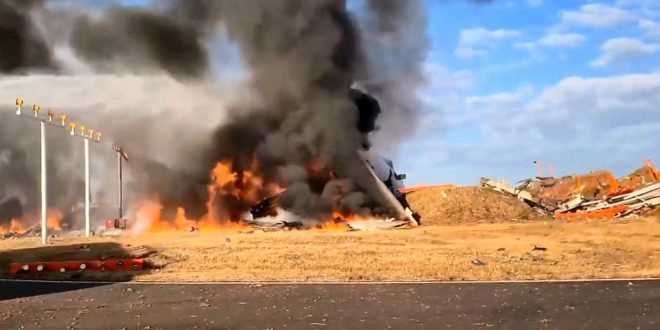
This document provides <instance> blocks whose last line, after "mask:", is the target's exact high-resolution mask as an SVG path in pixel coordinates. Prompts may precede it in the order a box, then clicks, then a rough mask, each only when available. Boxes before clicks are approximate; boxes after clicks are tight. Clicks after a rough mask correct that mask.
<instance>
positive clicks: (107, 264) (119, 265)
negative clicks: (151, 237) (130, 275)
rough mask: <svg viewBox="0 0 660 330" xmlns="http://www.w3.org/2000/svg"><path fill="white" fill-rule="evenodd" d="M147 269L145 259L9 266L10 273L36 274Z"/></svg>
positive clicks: (34, 263)
mask: <svg viewBox="0 0 660 330" xmlns="http://www.w3.org/2000/svg"><path fill="white" fill-rule="evenodd" d="M144 268H145V262H144V259H112V260H73V261H49V262H15V263H12V264H10V265H9V273H11V274H18V273H34V272H62V273H64V272H74V271H84V270H98V271H138V270H143V269H144Z"/></svg>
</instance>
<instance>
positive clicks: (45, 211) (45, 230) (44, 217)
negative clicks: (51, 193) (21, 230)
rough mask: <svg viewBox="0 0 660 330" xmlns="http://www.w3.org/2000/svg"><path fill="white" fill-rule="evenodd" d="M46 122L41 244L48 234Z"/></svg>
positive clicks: (42, 171) (42, 175) (43, 145)
mask: <svg viewBox="0 0 660 330" xmlns="http://www.w3.org/2000/svg"><path fill="white" fill-rule="evenodd" d="M46 147H47V146H46V123H44V122H43V121H42V122H41V244H46V240H47V238H48V237H47V236H48V194H47V192H48V168H47V164H46Z"/></svg>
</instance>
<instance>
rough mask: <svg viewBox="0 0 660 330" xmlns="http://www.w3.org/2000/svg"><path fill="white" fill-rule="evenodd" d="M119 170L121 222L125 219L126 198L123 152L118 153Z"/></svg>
mask: <svg viewBox="0 0 660 330" xmlns="http://www.w3.org/2000/svg"><path fill="white" fill-rule="evenodd" d="M117 170H118V174H119V176H118V178H119V220H121V219H123V218H124V196H123V184H122V181H123V173H122V155H121V150H120V151H118V152H117Z"/></svg>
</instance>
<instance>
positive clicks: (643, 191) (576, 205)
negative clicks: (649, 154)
mask: <svg viewBox="0 0 660 330" xmlns="http://www.w3.org/2000/svg"><path fill="white" fill-rule="evenodd" d="M644 165H645V166H644V167H642V168H640V169H638V170H636V171H635V172H633V173H631V174H630V175H627V176H625V177H623V178H620V179H618V180H617V179H616V178H614V176H613V175H612V174H611V173H610V172H609V171H594V172H591V173H588V174H584V175H571V176H566V177H562V178H553V177H550V178H548V177H537V178H534V179H528V180H523V181H521V182H519V185H518V186H517V187H515V188H512V187H511V186H509V185H508V184H507V183H506V182H503V181H496V180H491V179H488V178H482V179H481V186H482V187H487V188H490V189H493V190H496V191H500V192H503V193H506V194H509V195H512V196H515V197H516V198H518V199H520V200H522V201H524V202H525V203H527V204H529V205H530V206H532V207H535V208H537V209H538V210H541V211H543V212H545V213H547V214H548V215H551V216H553V217H554V218H556V219H607V218H622V217H632V216H646V215H648V214H651V213H653V212H656V211H657V209H658V208H659V207H660V171H658V170H657V169H656V167H655V165H654V164H653V162H651V161H650V160H647V161H645V164H644Z"/></svg>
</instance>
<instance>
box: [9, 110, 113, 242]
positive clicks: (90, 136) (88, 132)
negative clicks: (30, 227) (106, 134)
mask: <svg viewBox="0 0 660 330" xmlns="http://www.w3.org/2000/svg"><path fill="white" fill-rule="evenodd" d="M16 107H17V109H16V115H17V116H22V115H23V99H21V98H17V99H16ZM40 111H41V107H40V106H39V105H38V104H35V105H33V106H32V112H33V114H34V115H33V116H25V117H28V118H32V119H35V120H39V121H40V129H41V143H40V144H41V244H46V243H47V240H48V194H47V192H48V168H47V157H46V156H47V143H46V124H50V125H53V126H57V127H66V119H67V116H66V115H60V117H59V118H60V122H59V123H54V122H53V117H55V113H54V112H53V111H48V118H45V117H42V116H40V115H39V113H40ZM69 127H70V128H71V135H72V136H75V135H76V131H75V129H76V124H75V123H69ZM94 134H95V133H94V130H93V129H85V126H80V137H82V138H83V139H84V147H85V150H84V151H85V236H86V237H89V236H90V197H91V193H90V176H89V141H93V142H100V141H101V132H97V133H96V139H94Z"/></svg>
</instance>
